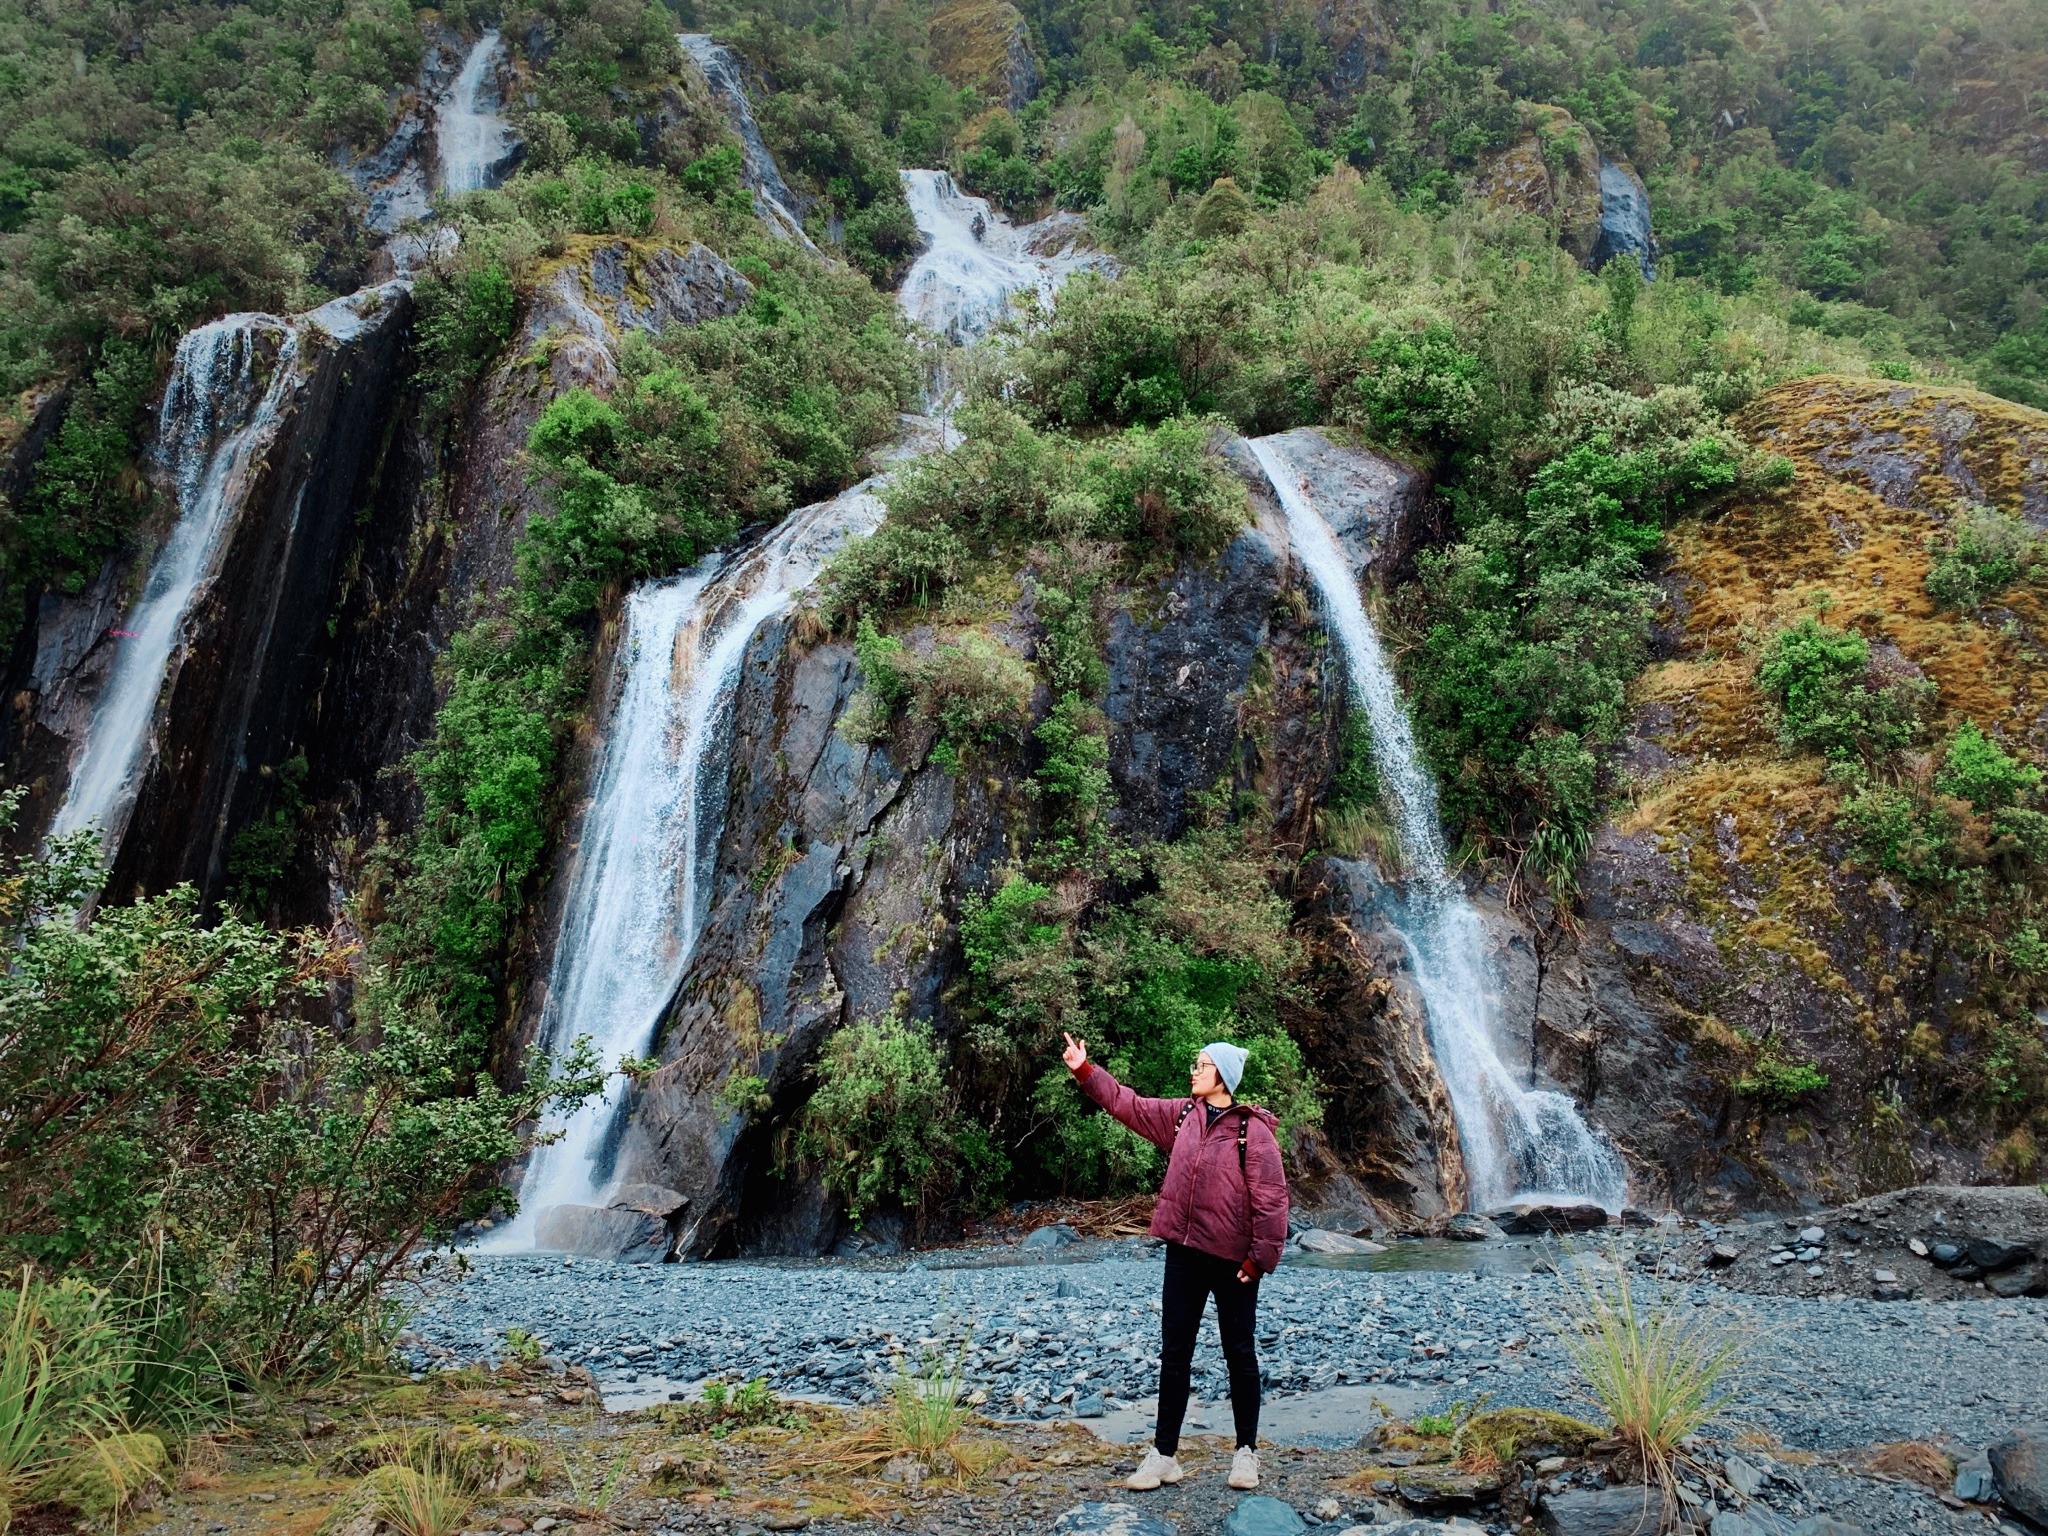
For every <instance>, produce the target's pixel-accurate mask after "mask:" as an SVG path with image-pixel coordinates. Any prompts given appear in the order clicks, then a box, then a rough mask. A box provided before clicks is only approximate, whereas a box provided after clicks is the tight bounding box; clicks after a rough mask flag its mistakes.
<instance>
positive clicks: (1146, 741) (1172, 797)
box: [618, 436, 1434, 1254]
mask: <svg viewBox="0 0 2048 1536" xmlns="http://www.w3.org/2000/svg"><path fill="white" fill-rule="evenodd" d="M1313 443H1314V445H1315V446H1316V448H1317V449H1318V451H1317V452H1315V453H1313V454H1311V455H1305V456H1304V457H1305V458H1306V459H1307V460H1308V462H1310V463H1311V464H1312V466H1313V468H1312V471H1311V472H1312V473H1313V474H1315V475H1316V477H1317V478H1318V479H1319V480H1327V481H1328V482H1329V483H1330V484H1333V485H1334V484H1337V483H1340V482H1341V483H1342V484H1344V485H1345V486H1347V487H1349V488H1350V489H1351V490H1352V491H1353V492H1355V493H1358V494H1354V495H1353V497H1352V499H1351V500H1350V501H1349V502H1348V503H1347V505H1348V507H1349V510H1350V516H1349V517H1348V519H1347V520H1346V522H1345V526H1344V527H1343V528H1342V529H1341V530H1340V531H1341V533H1342V534H1343V536H1345V537H1346V539H1347V541H1348V542H1350V543H1351V545H1352V546H1353V547H1354V548H1355V549H1356V550H1357V551H1358V552H1359V558H1360V563H1361V567H1362V568H1363V567H1364V566H1365V565H1366V564H1368V563H1369V562H1374V561H1389V560H1391V559H1392V558H1393V555H1394V553H1395V552H1397V551H1401V550H1404V549H1405V548H1406V546H1407V544H1408V542H1409V541H1410V540H1411V539H1412V538H1413V537H1414V528H1415V524H1416V522H1417V520H1418V518H1419V515H1420V509H1421V503H1422V497H1421V491H1422V486H1421V483H1420V481H1419V478H1418V477H1417V476H1416V475H1415V474H1414V473H1413V472H1412V471H1409V470H1407V469H1406V468H1405V467H1403V466H1399V465H1396V464H1392V463H1390V462H1388V461H1385V460H1380V459H1375V458H1373V457H1371V456H1369V455H1365V454H1362V453H1358V452H1355V451H1352V450H1349V449H1345V448H1342V447H1339V446H1336V445H1334V444H1331V443H1330V442H1329V441H1328V440H1326V439H1323V438H1321V437H1320V436H1314V437H1313ZM1232 457H1233V459H1234V461H1237V462H1239V463H1242V464H1245V465H1246V466H1247V473H1248V475H1249V474H1255V473H1256V470H1255V469H1254V468H1250V467H1249V461H1248V459H1247V458H1246V457H1245V456H1244V455H1243V454H1242V452H1241V451H1238V452H1234V453H1233V455H1232ZM1254 505H1255V508H1256V509H1257V510H1258V512H1259V517H1258V520H1257V522H1256V523H1255V524H1254V526H1252V527H1250V528H1247V529H1246V530H1245V531H1244V532H1243V533H1242V534H1241V535H1239V537H1238V538H1237V539H1236V540H1235V541H1234V542H1233V543H1232V544H1231V545H1230V546H1229V547H1228V548H1227V549H1225V551H1224V552H1223V553H1222V554H1221V556H1219V557H1218V558H1217V559H1216V560H1215V561H1213V562H1208V563H1203V564H1188V565H1184V566H1183V567H1181V568H1180V569H1178V570H1176V571H1174V572H1173V573H1172V574H1171V575H1170V576H1167V577H1165V578H1162V579H1160V580H1158V581H1157V582H1154V583H1149V584H1145V585H1141V586H1138V587H1132V588H1127V589H1124V590H1121V591H1119V592H1117V593H1116V594H1115V595H1114V597H1113V598H1112V599H1111V600H1110V602H1109V606H1108V612H1107V613H1106V615H1105V617H1106V632H1107V642H1106V647H1105V653H1106V659H1107V661H1108V663H1109V686H1108V690H1107V696H1106V698H1105V702H1104V711H1105V713H1106V715H1107V716H1108V718H1109V721H1110V749H1111V759H1110V771H1111V776H1112V780H1113V782H1114V784H1115V787H1116V792H1117V802H1118V808H1119V809H1118V817H1119V823H1118V826H1119V831H1121V832H1122V833H1123V834H1124V835H1125V836H1126V837H1129V838H1131V839H1133V840H1143V839H1147V838H1163V837H1171V836H1173V835H1175V834H1177V833H1178V832H1179V831H1180V830H1182V828H1183V827H1184V825H1185V824H1186V819H1187V813H1188V801H1189V796H1190V795H1191V794H1192V793H1194V792H1196V791H1204V790H1208V789H1210V788H1212V787H1213V786H1214V785H1216V784H1217V783H1218V782H1219V781H1227V782H1231V783H1234V784H1236V785H1238V786H1240V787H1241V788H1243V789H1245V790H1248V791H1252V792H1256V793H1257V794H1259V795H1260V796H1261V797H1262V798H1263V799H1264V800H1265V801H1266V802H1267V803H1268V804H1269V805H1270V806H1272V807H1273V808H1274V812H1275V817H1276V821H1277V822H1278V823H1279V824H1280V825H1281V826H1282V827H1283V829H1291V830H1292V831H1293V833H1294V834H1295V835H1296V836H1297V837H1299V836H1303V835H1305V834H1306V831H1307V826H1308V822H1309V819H1310V818H1311V817H1312V816H1313V814H1314V808H1315V801H1316V798H1317V791H1318V788H1319V786H1320V784H1321V782H1322V780H1323V778H1324V777H1326V775H1327V772H1328V769H1329V766H1330V762H1331V758H1332V752H1333V750H1334V748H1333V738H1332V734H1331V728H1330V722H1331V720H1332V718H1333V715H1332V712H1331V711H1330V710H1329V709H1328V708H1327V704H1328V699H1327V694H1328V691H1329V690H1330V689H1331V688H1332V687H1337V688H1341V686H1342V685H1341V681H1340V680H1339V679H1340V678H1341V671H1339V672H1336V673H1332V672H1329V670H1328V668H1327V666H1326V662H1327V648H1326V647H1325V646H1323V645H1322V644H1321V638H1320V634H1319V632H1318V630H1317V627H1316V625H1315V623H1314V620H1313V615H1312V613H1311V611H1310V609H1309V607H1308V605H1307V602H1306V599H1305V598H1304V596H1303V594H1302V590H1301V587H1300V583H1299V578H1298V574H1297V573H1296V572H1295V570H1294V569H1293V566H1292V562H1291V560H1290V558H1289V554H1288V548H1287V538H1286V533H1285V529H1284V527H1283V526H1282V525H1281V523H1280V521H1279V518H1278V514H1277V509H1276V508H1275V507H1274V506H1273V505H1272V503H1271V501H1270V498H1268V497H1266V496H1264V495H1263V494H1262V493H1260V490H1259V488H1258V487H1257V486H1255V487H1254ZM994 627H995V629H996V630H997V632H998V633H1000V634H1001V635H1002V636H1003V637H1004V638H1005V640H1006V642H1007V643H1009V644H1010V645H1012V646H1013V647H1014V648H1015V649H1016V650H1018V651H1019V652H1020V653H1021V654H1024V655H1026V656H1028V655H1030V654H1031V652H1032V648H1033V646H1034V645H1035V642H1036V636H1037V626H1036V621H1035V619H1034V617H1033V614H1032V582H1031V576H1030V573H1029V572H1023V573H1020V577H1019V596H1018V597H1017V599H1016V601H1015V604H1014V606H1013V608H1012V611H1011V612H1010V614H1009V616H1008V617H1007V619H1006V620H1004V621H1002V622H1001V623H999V624H997V625H996V626H994ZM940 638H941V637H940V636H939V635H937V634H935V633H933V632H931V631H929V630H924V631H917V632H913V633H912V634H911V635H910V636H909V637H908V639H909V642H910V643H911V644H912V646H913V647H914V648H929V647H930V646H931V645H933V644H935V643H937V642H938V640H939V639H940ZM859 682H860V678H859V672H858V669H857V667H856V666H855V664H854V660H853V655H852V651H851V648H850V647H848V646H847V645H845V644H843V643H840V642H836V641H828V642H826V643H822V644H814V645H806V644H803V643H801V642H800V641H799V640H798V639H797V638H796V637H795V636H794V634H793V633H792V629H791V625H790V624H789V623H788V622H776V623H772V624H770V625H768V626H765V627H764V628H763V629H762V631H761V632H760V633H759V634H758V635H757V636H756V637H755V639H754V641H753V643H752V645H751V647H750V648H749V651H748V654H747V658H746V662H745V668H744V672H743V676H742V680H741V683H740V688H739V692H738V696H737V700H736V703H735V707H734V719H735V726H734V739H733V745H732V752H731V765H732V766H731V774H730V787H729V799H728V804H727V810H726V819H725V835H724V840H723V842H722V843H721V845H720V847H719V850H718V856H717V866H716V873H715V876H714V880H713V888H712V895H711V911H710V916H709V919H708V921H707V924H706V927H705V930H704V934H703V936H702V938H701V939H700V940H699V942H698V946H697V949H696V953H695V957H694V959H693V962H692V965H691V968H690V971H689V973H688V975H687V976H686V978H685V980H684V982H683V985H682V987H681V989H680V991H679V994H678V997H677V999H676V1002H675V1004H674V1007H673V1008H672V1010H671V1013H670V1015H669V1018H668V1020H667V1022H666V1024H665V1027H664V1029H663V1031H662V1037H661V1044H660V1059H661V1062H662V1066H661V1069H660V1070H659V1071H658V1072H657V1073H656V1074H654V1076H653V1077H651V1078H650V1079H648V1080H647V1081H646V1082H645V1083H644V1084H643V1085H642V1087H641V1088H640V1090H639V1093H638V1098H637V1102H636V1104H635V1105H634V1109H633V1113H632V1118H631V1122H630V1128H629V1129H628V1131H627V1133H626V1138H625V1142H624V1144H623V1146H622V1149H621V1154H620V1161H619V1165H618V1166H619V1173H620V1176H621V1177H623V1178H625V1179H627V1180H629V1181H642V1182H646V1183H649V1184H656V1185H661V1186H665V1187H668V1188H671V1189H674V1190H677V1191H679V1192H681V1193H682V1194H685V1195H687V1196H689V1197H690V1202H691V1203H690V1205H689V1208H688V1210H689V1222H688V1225H687V1226H686V1228H685V1231H684V1236H683V1248H684V1251H686V1252H694V1253H699V1254H708V1253H715V1252H726V1251H732V1250H734V1249H736V1248H737V1249H741V1250H746V1251H756V1252H779V1253H818V1252H822V1251H825V1250H826V1249H828V1248H830V1247H831V1246H832V1244H833V1243H834V1242H835V1240H837V1239H838V1237H839V1222H838V1217H837V1213H836V1210H835V1209H834V1207H833V1206H832V1204H831V1202H830V1201H829V1200H827V1199H826V1198H824V1197H823V1194H822V1191H820V1190H819V1189H818V1188H817V1187H816V1186H815V1184H813V1183H811V1182H809V1181H807V1180H805V1179H803V1178H801V1177H793V1178H791V1179H788V1180H784V1179H782V1178H780V1177H778V1176H777V1175H776V1174H775V1173H774V1171H773V1163H774V1158H773V1149H772V1147H771V1144H770V1143H771V1138H772V1136H773V1134H774V1132H775V1130H776V1129H777V1127H778V1125H779V1124H780V1123H781V1122H783V1121H784V1120H785V1119H786V1117H787V1116H788V1114H789V1113H790V1112H791V1111H793V1110H794V1109H796V1108H797V1107H799V1106H800V1105H801V1104H802V1102H803V1100H804V1099H805V1098H807V1097H808V1095H809V1093H810V1090H811V1087H812V1086H813V1085H812V1083H811V1081H810V1077H809V1070H810V1064H811V1062H812V1059H813V1058H814V1056H815V1054H816V1051H817V1048H818V1046H819V1044H820V1043H821V1042H822V1040H823V1039H824V1037H825V1035H826V1034H827V1033H829V1032H830V1031H831V1030H832V1029H834V1028H836V1027H838V1026H839V1025H841V1024H843V1023H845V1022H848V1021H849V1020H851V1019H854V1018H860V1017H873V1016H877V1015H879V1014H881V1013H883V1012H886V1011H887V1010H888V1009H890V1008H891V1007H900V1008H902V1009H903V1010H904V1011H905V1012H906V1013H908V1014H910V1015H911V1016H914V1017H920V1018H930V1019H932V1020H934V1022H935V1027H936V1028H937V1030H938V1032H939V1033H940V1034H941V1035H942V1036H943V1035H948V1034H951V1033H954V1032H956V1031H957V1029H958V1028H959V1027H960V1022H961V1021H960V1020H959V1019H958V1017H957V1015H956V1013H955V1010H954V1008H953V1005H952V1003H951V1001H950V1000H949V995H948V994H949V988H950V987H951V986H952V985H953V983H954V982H956V981H957V980H958V979H959V977H960V975H961V955H960V949H959V945H958V941H957V938H956V937H955V935H954V931H953V930H954V921H955V918H956V916H957V913H958V910H959V905H960V901H961V898H962V897H963V896H964V895H966V894H967V893H969V892H980V891H985V890H987V889H988V887H989V885H990V884H991V881H992V880H993V879H994V877H995V874H996V871H997V868H998V866H999V865H1000V864H1002V863H1003V862H1004V861H1005V860H1006V859H1008V858H1009V857H1011V856H1012V855H1013V854H1014V853H1015V852H1017V851H1018V850H1019V849H1020V848H1021V847H1022V845H1023V842H1024V840H1025V838H1026V836H1027V835H1028V833H1029V831H1030V828H1031V826H1032V822H1033V818H1034V816H1035V815H1036V809H1035V802H1034V801H1033V799H1032V798H1031V796H1030V795H1029V793H1028V791H1027V786H1026V782H1025V770H1024V765H1022V764H1018V765H1016V766H1015V767H1012V768H1003V767H993V768H988V769H984V770H977V771H975V772H972V773H961V774H954V773H949V772H948V771H946V770H945V769H943V768H942V767H940V766H938V765H937V764H935V763H931V762H928V761H926V760H925V759H924V752H925V751H926V750H928V749H929V745H930V743H929V742H928V741H926V742H924V743H922V744H919V743H916V742H913V743H910V744H909V745H908V746H906V747H903V748H900V749H898V750H894V751H892V750H890V749H887V748H872V747H864V746H857V745H855V744H853V743H851V742H849V741H848V740H847V739H846V738H845V737H844V736H843V735H841V734H840V733H839V732H838V730H837V729H836V728H835V727H836V724H837V722H838V720H839V718H840V716H841V715H842V713H843V712H844V710H845V708H846V706H847V703H848V701H849V700H850V699H851V698H852V696H853V694H854V692H855V690H856V689H857V688H858V686H859ZM1043 703H1044V701H1041V705H1043ZM1283 835H1284V834H1283ZM1368 981H1369V977H1368V976H1366V975H1365V973H1364V972H1363V971H1362V970H1360V969H1358V968H1356V967H1355V966H1354V967H1353V968H1352V969H1351V970H1349V971H1347V970H1346V969H1345V965H1344V963H1339V964H1338V965H1337V966H1336V967H1335V968H1334V970H1333V978H1332V980H1331V983H1330V985H1331V987H1332V988H1333V989H1334V990H1336V991H1340V992H1341V991H1342V990H1344V989H1345V988H1346V987H1351V988H1353V989H1354V990H1355V989H1356V988H1359V987H1363V986H1365V985H1366V984H1367V982H1368ZM1383 1011H1384V1010H1381V1009H1374V1010H1372V1011H1371V1013H1370V1015H1369V1016H1368V1017H1366V1018H1365V1019H1364V1020H1362V1021H1361V1024H1360V1026H1359V1027H1360V1028H1362V1029H1364V1030H1366V1031H1367V1032H1371V1031H1372V1030H1374V1029H1375V1028H1376V1021H1377V1019H1378V1017H1379V1015H1380V1014H1381V1013H1382V1012H1383ZM1402 1027H1405V1024H1404V1025H1403V1026H1402ZM1373 1054H1374V1055H1375V1056H1378V1055H1380V1054H1381V1053H1377V1052H1375V1053H1373ZM1385 1054H1387V1055H1395V1056H1398V1055H1399V1054H1400V1053H1399V1052H1398V1051H1395V1052H1389V1053H1385ZM735 1074H750V1075H758V1076H759V1077H760V1078H762V1079H763V1080H764V1081H765V1087H764V1089H763V1096H764V1098H765V1100H766V1103H767V1106H768V1107H766V1108H758V1109H756V1110H755V1111H753V1112H751V1113H746V1114H742V1113H740V1112H738V1111H736V1110H734V1109H733V1108H731V1107H730V1106H729V1105H727V1104H726V1103H724V1102H722V1101H721V1099H720V1097H719V1093H720V1090H721V1089H722V1088H723V1087H724V1086H725V1084H726V1083H727V1082H728V1080H729V1079H731V1078H732V1077H733V1076H734V1075H735ZM1337 1086H1338V1088H1339V1091H1340V1093H1341V1094H1342V1095H1344V1100H1343V1102H1344V1107H1345V1109H1346V1110H1347V1111H1351V1110H1355V1111H1356V1113H1346V1114H1345V1115H1343V1116H1342V1117H1341V1118H1342V1119H1343V1121H1344V1123H1345V1124H1346V1126H1347V1127H1349V1128H1350V1129H1348V1130H1347V1131H1346V1132H1345V1135H1344V1137H1343V1138H1342V1143H1341V1145H1340V1146H1339V1147H1337V1148H1336V1149H1335V1157H1334V1158H1333V1160H1332V1161H1331V1162H1330V1163H1329V1170H1330V1171H1332V1172H1334V1171H1335V1169H1336V1167H1337V1166H1338V1162H1339V1161H1350V1162H1361V1161H1363V1162H1366V1163H1370V1164H1372V1165H1374V1166H1384V1167H1387V1168H1400V1169H1402V1170H1404V1173H1405V1174H1407V1175H1412V1178H1413V1180H1414V1181H1415V1182H1416V1183H1418V1184H1420V1183H1429V1184H1430V1188H1431V1190H1432V1192H1433V1190H1434V1185H1433V1182H1431V1181H1430V1180H1429V1179H1428V1177H1427V1175H1425V1173H1424V1172H1423V1171H1422V1169H1421V1166H1420V1164H1421V1162H1422V1161H1423V1160H1424V1159H1425V1156H1426V1154H1425V1153H1424V1152H1423V1151H1422V1150H1421V1147H1420V1143H1423V1142H1427V1140H1428V1137H1427V1136H1426V1135H1425V1136H1422V1137H1420V1138H1416V1137H1408V1138H1406V1139H1405V1140H1404V1138H1403V1135H1402V1134H1401V1133H1399V1132H1397V1133H1395V1134H1393V1135H1383V1134H1382V1133H1381V1130H1380V1126H1381V1122H1382V1120H1383V1119H1384V1118H1385V1117H1384V1116H1383V1115H1381V1114H1380V1113H1378V1111H1379V1110H1381V1109H1384V1108H1387V1107H1389V1106H1390V1105H1392V1104H1393V1103H1394V1101H1396V1100H1398V1099H1399V1097H1400V1093H1401V1091H1402V1090H1401V1089H1399V1088H1396V1089H1392V1090H1390V1089H1389V1087H1388V1084H1387V1083H1386V1082H1385V1081H1384V1080H1382V1078H1380V1077H1379V1076H1377V1075H1374V1074H1367V1075H1366V1076H1365V1077H1363V1078H1361V1079H1360V1080H1359V1081H1356V1082H1353V1081H1349V1080H1346V1081H1344V1082H1342V1083H1340V1084H1338V1085H1337ZM1416 1091H1417V1092H1418V1093H1419V1092H1425V1091H1426V1090H1423V1089H1417V1090H1416ZM1337 1118H1340V1117H1338V1116H1334V1115H1333V1119H1337ZM1411 1143H1413V1144H1411ZM1406 1191H1407V1186H1406V1184H1405V1183H1404V1182H1403V1180H1402V1178H1401V1177H1398V1176H1397V1177H1395V1178H1393V1179H1392V1180H1389V1181H1383V1192H1384V1193H1385V1194H1386V1195H1388V1196H1389V1197H1398V1196H1401V1195H1403V1194H1405V1193H1406Z"/></svg>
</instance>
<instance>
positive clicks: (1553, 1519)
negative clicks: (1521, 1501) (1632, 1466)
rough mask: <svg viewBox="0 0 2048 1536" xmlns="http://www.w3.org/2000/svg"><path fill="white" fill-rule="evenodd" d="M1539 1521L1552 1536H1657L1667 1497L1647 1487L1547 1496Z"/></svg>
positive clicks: (1581, 1490)
mask: <svg viewBox="0 0 2048 1536" xmlns="http://www.w3.org/2000/svg"><path fill="white" fill-rule="evenodd" d="M1536 1521H1537V1524H1538V1525H1540V1526H1541V1527H1542V1528H1543V1529H1544V1530H1545V1531H1547V1532H1549V1536H1654V1533H1655V1532H1656V1531H1658V1530H1659V1529H1660V1528H1661V1527H1662V1525H1663V1523H1664V1497H1663V1495H1662V1494H1661V1493H1660V1492H1659V1491H1658V1490H1657V1489H1655V1488H1647V1487H1624V1488H1593V1489H1573V1490H1572V1491H1571V1492H1569V1493H1553V1494H1547V1495H1545V1496H1544V1500H1543V1507H1542V1509H1540V1510H1539V1511H1538V1512H1537V1515H1536Z"/></svg>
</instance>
